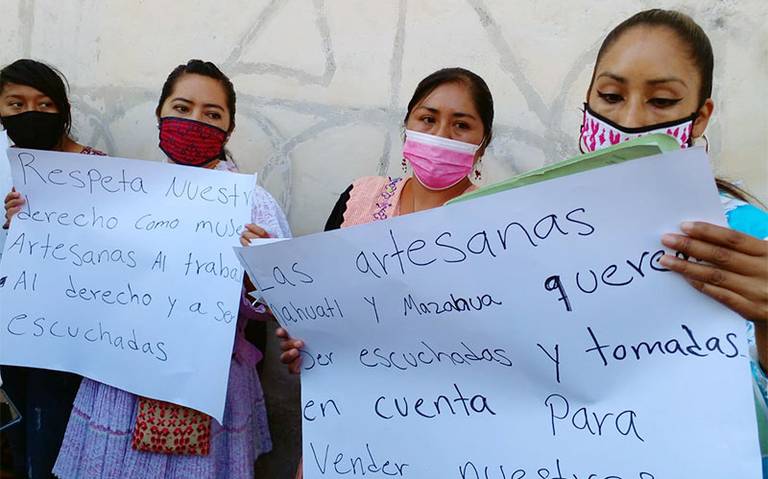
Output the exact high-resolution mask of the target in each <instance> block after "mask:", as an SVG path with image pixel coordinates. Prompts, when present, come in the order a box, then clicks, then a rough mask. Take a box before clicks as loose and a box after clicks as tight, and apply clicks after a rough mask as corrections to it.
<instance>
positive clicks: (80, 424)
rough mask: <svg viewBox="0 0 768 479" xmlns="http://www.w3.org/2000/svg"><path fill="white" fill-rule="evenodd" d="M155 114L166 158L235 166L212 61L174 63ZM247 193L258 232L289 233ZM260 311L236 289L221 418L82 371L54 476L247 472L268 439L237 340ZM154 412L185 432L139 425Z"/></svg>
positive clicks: (228, 86) (279, 217)
mask: <svg viewBox="0 0 768 479" xmlns="http://www.w3.org/2000/svg"><path fill="white" fill-rule="evenodd" d="M156 114H157V120H158V123H159V130H160V132H159V138H160V145H159V146H160V149H161V150H163V151H164V152H165V153H166V155H167V156H168V159H169V161H171V162H174V163H177V164H181V165H187V166H194V167H204V168H212V169H217V170H226V171H237V168H236V166H235V165H234V163H233V162H232V161H231V160H229V155H228V154H227V152H226V150H225V148H224V147H225V145H226V142H227V140H228V139H229V135H230V134H231V133H232V131H233V130H234V127H235V91H234V88H233V86H232V83H231V81H230V80H229V78H227V76H226V75H224V73H222V72H221V71H220V70H219V69H218V68H217V67H216V66H215V65H214V64H213V63H210V62H202V61H200V60H190V61H189V62H188V63H187V64H185V65H179V66H178V67H177V68H176V69H174V70H173V72H171V74H170V75H169V77H168V79H167V80H166V82H165V85H164V86H163V90H162V93H161V95H160V101H159V102H158V106H157V109H156ZM253 198H254V207H253V211H252V215H251V216H252V222H253V224H251V225H248V227H249V228H250V229H252V230H255V231H257V233H258V236H262V237H269V236H274V237H288V236H290V229H289V227H288V224H287V221H286V219H285V215H284V214H283V212H282V211H281V210H280V207H279V206H278V205H277V204H276V203H275V201H274V200H273V199H272V197H271V196H270V195H269V193H267V192H266V191H265V190H263V189H262V188H259V187H257V188H256V190H255V191H254V195H253ZM267 317H268V314H267V313H266V312H265V311H264V310H263V309H257V308H254V307H253V306H252V305H251V304H250V303H249V302H248V301H247V300H245V297H243V299H242V300H241V304H240V311H239V315H238V323H237V331H236V335H235V344H234V348H233V352H232V361H231V363H230V370H229V381H228V387H227V398H226V404H225V410H224V423H223V424H219V423H218V422H217V421H216V420H214V419H212V418H210V417H208V416H205V415H204V414H202V413H200V412H197V411H193V410H189V409H187V408H183V407H181V406H177V405H173V404H170V403H164V402H161V401H155V400H151V399H147V398H141V397H137V396H134V395H133V394H130V393H128V392H125V391H122V390H119V389H116V388H113V387H111V386H108V385H106V384H101V383H98V382H96V381H91V380H89V379H84V380H83V383H82V385H81V387H80V391H79V392H78V395H77V398H76V399H75V404H74V406H73V413H72V415H71V417H70V421H69V425H68V427H67V434H66V436H65V438H64V443H63V444H62V447H61V452H60V453H59V458H58V460H57V461H56V466H55V468H54V473H55V474H56V475H57V476H59V477H61V478H96V477H99V478H100V477H121V478H135V479H139V478H141V479H143V478H150V477H151V478H161V479H170V478H179V479H182V478H191V477H194V478H203V479H205V478H215V477H231V478H236V479H240V478H246V479H247V478H252V477H253V474H254V462H255V460H256V458H257V457H258V456H259V455H260V454H262V453H265V452H268V451H269V450H270V449H271V447H272V445H271V439H270V435H269V429H268V426H267V418H266V408H265V405H264V396H263V393H262V390H261V385H260V383H259V378H258V375H257V371H256V364H257V363H258V362H259V360H260V359H261V352H260V351H259V350H258V349H256V348H255V347H254V346H253V345H252V344H250V343H249V342H248V341H247V340H246V339H245V325H246V323H247V322H248V320H251V319H261V320H264V319H267ZM179 334H183V332H182V331H180V332H179ZM159 418H163V419H165V420H166V421H167V420H168V418H183V419H184V421H186V422H185V425H189V424H193V425H194V427H193V429H194V431H195V432H194V433H193V434H191V435H186V434H185V435H184V436H183V437H174V435H176V434H177V432H174V429H177V428H174V427H171V428H169V429H170V431H171V434H169V435H165V434H163V431H157V430H153V428H152V427H147V425H149V424H153V423H157V421H156V419H159ZM174 439H178V440H176V441H175V440H174Z"/></svg>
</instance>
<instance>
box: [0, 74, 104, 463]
mask: <svg viewBox="0 0 768 479" xmlns="http://www.w3.org/2000/svg"><path fill="white" fill-rule="evenodd" d="M0 122H2V125H3V127H4V128H5V130H6V133H7V134H8V137H9V139H10V141H11V143H12V144H14V145H15V146H17V147H20V148H34V149H39V150H53V151H65V152H69V153H83V154H90V155H103V154H104V153H102V152H100V151H98V150H95V149H93V148H91V147H89V146H83V145H80V144H78V143H77V142H75V141H74V140H72V138H71V137H70V136H69V129H70V125H71V113H70V104H69V100H68V98H67V89H66V85H65V83H64V79H63V77H62V76H61V74H59V73H58V72H56V71H55V70H54V69H52V68H51V67H49V66H47V65H45V64H43V63H40V62H36V61H34V60H17V61H15V62H13V63H11V64H10V65H8V66H6V67H5V68H3V69H2V70H0ZM23 204H24V199H23V198H22V196H21V194H20V193H19V192H16V191H12V192H11V193H8V195H7V196H6V198H5V211H6V215H5V216H6V221H5V225H4V227H5V228H8V226H9V225H10V221H11V218H12V217H13V215H14V214H16V213H17V212H18V211H19V210H20V209H21V208H22V205H23ZM2 376H3V388H4V389H5V390H6V391H7V392H8V394H9V396H10V397H11V398H12V399H13V401H14V402H15V403H16V405H17V406H18V407H19V409H20V412H21V414H22V417H23V420H22V422H21V423H19V424H17V425H15V426H13V427H11V428H10V429H9V430H8V437H9V440H10V442H11V448H12V449H13V465H14V470H15V474H16V477H17V478H24V477H29V478H41V477H46V478H47V477H50V474H51V469H52V468H53V463H54V461H55V460H56V454H57V453H58V451H59V447H60V446H61V441H62V438H63V437H64V430H65V428H66V426H67V419H68V418H69V414H70V412H71V410H72V402H73V400H74V398H75V394H76V393H77V388H78V386H79V384H80V376H76V375H74V374H69V373H64V372H57V371H49V370H46V369H34V368H23V367H15V366H3V367H2Z"/></svg>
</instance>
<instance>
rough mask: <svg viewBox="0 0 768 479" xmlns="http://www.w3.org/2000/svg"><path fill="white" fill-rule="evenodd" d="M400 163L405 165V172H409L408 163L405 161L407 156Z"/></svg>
mask: <svg viewBox="0 0 768 479" xmlns="http://www.w3.org/2000/svg"><path fill="white" fill-rule="evenodd" d="M400 164H401V165H402V166H403V173H408V164H407V163H406V162H405V158H403V161H402V162H400Z"/></svg>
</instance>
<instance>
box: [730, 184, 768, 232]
mask: <svg viewBox="0 0 768 479" xmlns="http://www.w3.org/2000/svg"><path fill="white" fill-rule="evenodd" d="M720 198H721V200H722V203H723V208H724V209H725V216H726V218H727V219H728V225H729V226H730V227H731V228H733V229H735V230H737V231H741V232H742V233H746V234H748V235H751V236H754V237H756V238H760V239H768V212H766V211H765V210H763V209H761V208H758V207H757V206H755V205H753V204H750V203H747V202H745V201H741V200H738V199H735V198H733V197H730V196H728V195H723V194H721V195H720Z"/></svg>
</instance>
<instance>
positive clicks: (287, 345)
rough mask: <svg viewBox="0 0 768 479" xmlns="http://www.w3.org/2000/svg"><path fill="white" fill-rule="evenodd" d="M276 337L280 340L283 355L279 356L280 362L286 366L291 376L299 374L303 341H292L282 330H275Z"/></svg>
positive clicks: (286, 332)
mask: <svg viewBox="0 0 768 479" xmlns="http://www.w3.org/2000/svg"><path fill="white" fill-rule="evenodd" d="M276 334H277V337H278V338H280V349H281V350H282V351H283V353H282V354H281V355H280V362H281V363H283V364H287V365H288V370H289V371H290V372H291V374H299V373H301V352H300V351H299V350H300V349H301V348H303V347H304V341H302V340H300V339H293V338H291V336H290V335H289V334H288V331H286V330H285V329H283V328H277V331H276Z"/></svg>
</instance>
